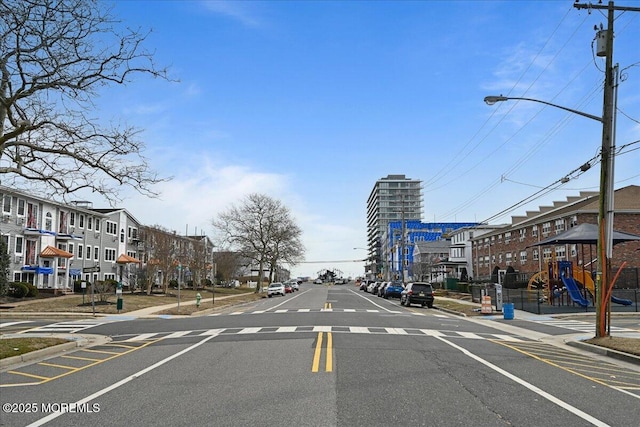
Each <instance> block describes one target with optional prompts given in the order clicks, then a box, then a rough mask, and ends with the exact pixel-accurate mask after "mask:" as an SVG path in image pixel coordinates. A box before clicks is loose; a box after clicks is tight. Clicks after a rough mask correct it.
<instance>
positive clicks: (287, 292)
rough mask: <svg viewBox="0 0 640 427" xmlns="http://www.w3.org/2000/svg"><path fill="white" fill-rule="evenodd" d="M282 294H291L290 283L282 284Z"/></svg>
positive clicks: (291, 287)
mask: <svg viewBox="0 0 640 427" xmlns="http://www.w3.org/2000/svg"><path fill="white" fill-rule="evenodd" d="M284 293H285V294H291V293H293V286H291V283H285V284H284Z"/></svg>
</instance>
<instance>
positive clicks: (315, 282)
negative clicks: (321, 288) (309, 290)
mask: <svg viewBox="0 0 640 427" xmlns="http://www.w3.org/2000/svg"><path fill="white" fill-rule="evenodd" d="M313 283H314V284H315V285H322V279H316V280H314V281H313Z"/></svg>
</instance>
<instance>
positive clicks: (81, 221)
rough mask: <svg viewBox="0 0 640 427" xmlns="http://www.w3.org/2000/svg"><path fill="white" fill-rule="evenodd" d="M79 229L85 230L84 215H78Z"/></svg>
mask: <svg viewBox="0 0 640 427" xmlns="http://www.w3.org/2000/svg"><path fill="white" fill-rule="evenodd" d="M78 227H80V228H84V215H83V214H80V215H78Z"/></svg>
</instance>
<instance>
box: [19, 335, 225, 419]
mask: <svg viewBox="0 0 640 427" xmlns="http://www.w3.org/2000/svg"><path fill="white" fill-rule="evenodd" d="M214 337H216V335H210V336H208V337H206V338H204V339H203V340H202V341H199V342H197V343H195V344H194V345H192V346H190V347H187V348H185V349H184V350H182V351H179V352H177V353H176V354H173V355H171V356H169V357H167V358H166V359H163V360H161V361H159V362H157V363H154V364H153V365H151V366H149V367H148V368H145V369H143V370H141V371H138V372H137V373H135V374H133V375H130V376H128V377H126V378H124V379H122V380H120V381H118V382H117V383H114V384H111V385H110V386H108V387H105V388H103V389H102V390H99V391H97V392H95V393H93V394H92V395H89V396H87V397H85V398H84V399H80V400H78V401H77V402H75V403H73V404H71V405H69V407H70V408H75V407H79V406H80V407H81V406H82V405H84V404H86V403H89V402H91V401H92V400H96V399H97V398H98V397H100V396H102V395H103V394H106V393H109V392H110V391H112V390H115V389H117V388H118V387H120V386H123V385H125V384H126V383H128V382H130V381H132V380H134V379H136V378H138V377H141V376H142V375H144V374H146V373H148V372H151V371H153V370H154V369H156V368H159V367H160V366H162V365H164V364H165V363H168V362H170V361H172V360H173V359H176V358H178V357H180V356H182V355H183V354H186V353H188V352H190V351H191V350H195V349H196V348H198V347H200V346H201V345H202V344H204V343H206V342H207V341H209V340H211V339H212V338H214ZM68 411H69V409H68V408H67V409H65V410H62V411H58V412H53V413H51V414H49V415H47V416H46V417H44V418H40V419H39V420H37V421H35V422H33V423H31V424H29V425H28V426H27V427H38V426H41V425H43V424H46V423H48V422H49V421H53V420H55V419H56V418H58V417H59V416H60V415H62V414H64V413H65V412H68Z"/></svg>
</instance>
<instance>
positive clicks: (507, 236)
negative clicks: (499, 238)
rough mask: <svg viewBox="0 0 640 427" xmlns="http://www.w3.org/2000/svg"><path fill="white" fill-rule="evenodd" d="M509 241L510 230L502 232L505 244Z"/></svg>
mask: <svg viewBox="0 0 640 427" xmlns="http://www.w3.org/2000/svg"><path fill="white" fill-rule="evenodd" d="M509 242H511V232H510V231H508V232H506V233H504V243H505V244H506V243H509Z"/></svg>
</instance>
